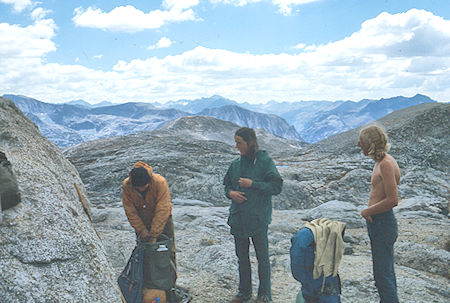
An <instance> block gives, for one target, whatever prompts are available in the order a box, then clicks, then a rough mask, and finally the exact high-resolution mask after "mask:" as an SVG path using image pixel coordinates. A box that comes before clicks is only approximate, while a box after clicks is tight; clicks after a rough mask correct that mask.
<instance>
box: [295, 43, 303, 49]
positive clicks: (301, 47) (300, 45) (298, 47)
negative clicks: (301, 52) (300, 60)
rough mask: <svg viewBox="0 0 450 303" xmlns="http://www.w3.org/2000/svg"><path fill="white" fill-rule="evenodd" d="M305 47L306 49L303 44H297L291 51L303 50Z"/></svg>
mask: <svg viewBox="0 0 450 303" xmlns="http://www.w3.org/2000/svg"><path fill="white" fill-rule="evenodd" d="M305 47H306V44H305V43H299V44H297V45H295V46H293V47H292V48H293V49H304V48H305Z"/></svg>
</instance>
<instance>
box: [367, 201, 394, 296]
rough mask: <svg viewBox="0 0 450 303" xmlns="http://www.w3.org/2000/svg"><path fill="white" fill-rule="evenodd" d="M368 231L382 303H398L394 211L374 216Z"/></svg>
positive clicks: (376, 281)
mask: <svg viewBox="0 0 450 303" xmlns="http://www.w3.org/2000/svg"><path fill="white" fill-rule="evenodd" d="M372 219H373V222H372V223H369V222H367V231H368V233H369V238H370V246H371V248H372V262H373V276H374V279H375V285H376V287H377V289H378V293H379V295H380V302H381V303H397V302H398V297H397V282H396V279H395V272H394V243H395V241H396V240H397V235H398V230H397V220H396V219H395V216H394V212H393V211H392V210H390V211H387V212H385V213H382V214H377V215H373V216H372Z"/></svg>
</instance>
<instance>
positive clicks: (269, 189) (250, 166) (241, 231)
mask: <svg viewBox="0 0 450 303" xmlns="http://www.w3.org/2000/svg"><path fill="white" fill-rule="evenodd" d="M239 178H249V179H251V180H252V186H251V187H250V188H241V187H240V186H239V183H238V181H239ZM223 184H224V185H225V195H226V196H227V197H228V198H230V196H229V193H230V191H233V190H236V191H242V192H244V193H245V197H246V198H247V200H246V201H245V202H243V203H237V202H235V201H232V203H231V206H230V214H229V217H228V225H230V227H231V234H232V235H234V236H236V237H250V236H253V235H255V234H256V233H258V232H261V231H263V230H264V229H267V227H268V226H269V224H270V222H271V220H272V195H278V194H279V193H280V192H281V187H282V185H283V179H282V178H281V176H280V174H279V173H278V170H277V168H276V167H275V163H274V162H273V160H272V159H271V158H270V157H269V154H268V153H267V152H266V151H263V150H260V151H258V152H257V153H256V155H255V157H254V158H251V157H248V156H241V157H239V158H237V159H235V160H233V162H231V165H230V167H229V168H228V171H227V173H226V175H225V178H224V181H223Z"/></svg>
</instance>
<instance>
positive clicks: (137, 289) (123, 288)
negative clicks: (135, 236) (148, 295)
mask: <svg viewBox="0 0 450 303" xmlns="http://www.w3.org/2000/svg"><path fill="white" fill-rule="evenodd" d="M143 278H144V249H143V248H142V247H141V246H139V245H136V247H135V248H134V249H133V252H132V253H131V256H130V259H128V262H127V265H126V266H125V268H124V269H123V271H122V273H121V274H120V276H119V278H118V279H117V283H118V284H119V289H120V292H121V293H122V301H123V302H124V303H141V301H142V286H143Z"/></svg>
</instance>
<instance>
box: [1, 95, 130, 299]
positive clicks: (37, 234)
mask: <svg viewBox="0 0 450 303" xmlns="http://www.w3.org/2000/svg"><path fill="white" fill-rule="evenodd" d="M0 155H1V157H0V159H2V160H1V161H2V162H3V164H6V162H7V164H8V166H9V167H10V168H11V170H12V173H13V174H14V176H15V179H16V181H17V185H18V190H19V193H20V197H21V202H20V203H19V204H17V205H16V206H14V207H12V208H9V209H7V210H4V211H3V220H2V223H1V225H0V301H1V302H2V303H13V302H18V303H23V302H121V300H120V295H119V293H118V291H117V287H116V284H115V279H116V274H115V272H114V271H113V270H112V267H111V264H110V261H109V260H108V256H107V254H106V253H105V249H104V247H103V244H102V242H101V241H100V240H99V238H98V236H97V234H96V232H95V230H94V226H93V224H92V223H91V222H90V221H89V219H88V217H87V215H86V213H85V212H84V210H83V207H82V205H81V203H80V200H79V197H78V194H77V191H76V189H75V186H74V184H75V183H76V184H77V185H78V186H79V188H80V190H81V193H82V196H83V199H84V200H85V201H86V203H88V205H89V200H88V198H87V194H86V190H85V188H84V185H83V183H82V181H81V179H80V177H79V175H78V172H77V170H76V169H75V167H74V166H73V165H72V164H71V163H70V162H69V161H68V160H67V159H66V158H65V157H64V155H63V154H62V153H61V151H60V150H59V149H58V148H57V147H56V146H55V145H54V144H53V143H51V142H50V141H48V140H47V139H46V138H44V137H43V136H42V135H41V134H40V132H39V130H38V129H37V127H36V126H35V125H34V124H33V123H32V122H31V121H30V120H29V119H28V118H26V117H25V116H24V115H23V114H22V113H21V112H20V111H19V110H18V109H17V108H16V107H15V106H14V104H13V103H12V102H11V101H9V100H5V99H2V98H0Z"/></svg>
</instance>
